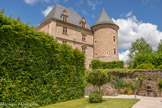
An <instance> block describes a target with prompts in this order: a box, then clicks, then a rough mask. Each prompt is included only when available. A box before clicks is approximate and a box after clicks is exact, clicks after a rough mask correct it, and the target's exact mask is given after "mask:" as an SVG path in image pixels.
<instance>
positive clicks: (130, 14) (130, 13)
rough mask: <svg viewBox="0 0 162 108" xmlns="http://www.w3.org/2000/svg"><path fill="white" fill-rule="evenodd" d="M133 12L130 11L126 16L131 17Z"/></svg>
mask: <svg viewBox="0 0 162 108" xmlns="http://www.w3.org/2000/svg"><path fill="white" fill-rule="evenodd" d="M132 13H133V12H132V11H130V12H128V13H127V14H126V15H125V16H126V17H130V16H132Z"/></svg>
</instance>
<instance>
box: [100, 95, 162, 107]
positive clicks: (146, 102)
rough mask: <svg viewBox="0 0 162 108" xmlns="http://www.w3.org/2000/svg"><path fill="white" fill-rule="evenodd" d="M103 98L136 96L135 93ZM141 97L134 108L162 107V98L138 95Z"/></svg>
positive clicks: (130, 97) (138, 97)
mask: <svg viewBox="0 0 162 108" xmlns="http://www.w3.org/2000/svg"><path fill="white" fill-rule="evenodd" d="M103 98H129V99H132V98H134V95H118V96H103ZM137 99H140V101H138V102H137V103H136V104H135V105H134V106H133V107H132V108H162V98H158V97H143V96H137Z"/></svg>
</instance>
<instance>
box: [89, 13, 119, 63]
mask: <svg viewBox="0 0 162 108" xmlns="http://www.w3.org/2000/svg"><path fill="white" fill-rule="evenodd" d="M118 29H119V26H117V25H116V24H115V23H114V22H113V21H112V20H111V18H110V17H109V16H108V14H107V13H106V12H105V10H103V11H102V12H101V14H100V16H99V17H98V19H97V21H96V23H95V25H93V26H92V30H93V32H94V39H93V41H94V58H95V59H99V60H101V61H118V60H119V57H118Z"/></svg>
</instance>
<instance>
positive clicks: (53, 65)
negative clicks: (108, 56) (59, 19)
mask: <svg viewBox="0 0 162 108" xmlns="http://www.w3.org/2000/svg"><path fill="white" fill-rule="evenodd" d="M0 22H1V23H0V40H1V41H0V101H1V102H5V103H19V102H22V103H37V104H39V105H40V106H42V105H48V104H52V103H56V102H61V101H67V100H72V99H76V98H80V97H82V96H83V95H84V89H85V84H84V82H85V73H84V71H85V66H84V61H85V56H84V54H83V53H82V52H80V51H79V50H77V49H75V50H73V49H72V48H71V47H70V46H68V45H66V44H58V43H57V42H56V41H55V40H54V39H53V38H52V36H49V35H48V34H45V33H42V32H37V31H35V29H34V28H33V27H30V26H28V25H27V24H23V23H22V22H21V21H20V20H19V19H18V20H15V19H12V18H11V17H6V16H5V15H3V12H0Z"/></svg>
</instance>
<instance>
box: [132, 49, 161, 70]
mask: <svg viewBox="0 0 162 108" xmlns="http://www.w3.org/2000/svg"><path fill="white" fill-rule="evenodd" d="M141 64H152V65H153V66H154V67H155V68H157V66H159V65H161V64H162V53H143V52H141V53H138V54H136V56H135V57H134V60H133V68H137V66H138V65H141ZM142 69H144V68H142ZM145 69H148V68H145Z"/></svg>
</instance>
